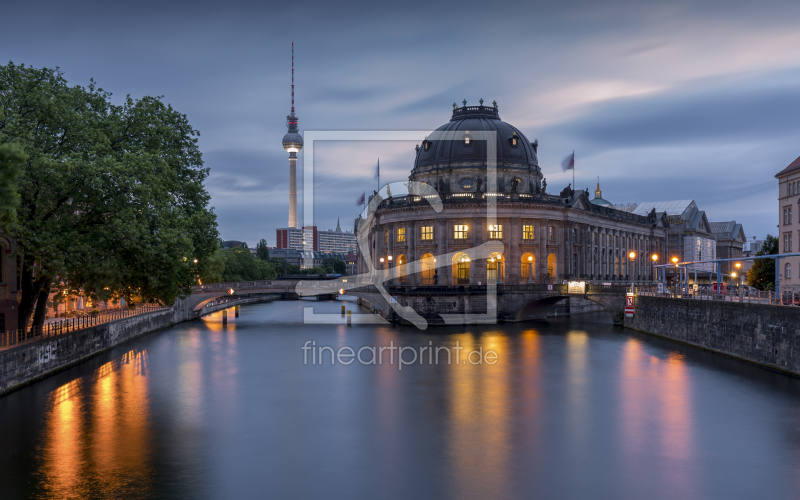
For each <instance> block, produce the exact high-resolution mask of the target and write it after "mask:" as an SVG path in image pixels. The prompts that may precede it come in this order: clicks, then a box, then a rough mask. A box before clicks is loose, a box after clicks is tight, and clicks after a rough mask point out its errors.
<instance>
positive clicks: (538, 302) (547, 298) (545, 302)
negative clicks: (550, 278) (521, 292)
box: [509, 293, 625, 321]
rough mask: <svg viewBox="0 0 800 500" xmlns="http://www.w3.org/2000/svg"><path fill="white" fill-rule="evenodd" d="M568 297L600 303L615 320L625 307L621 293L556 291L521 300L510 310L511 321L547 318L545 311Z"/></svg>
mask: <svg viewBox="0 0 800 500" xmlns="http://www.w3.org/2000/svg"><path fill="white" fill-rule="evenodd" d="M569 297H578V298H581V299H584V300H589V301H591V302H594V303H595V304H598V305H600V306H601V307H602V308H603V310H604V311H605V312H607V313H609V314H611V316H612V317H613V318H614V320H615V321H616V320H617V317H618V316H619V315H620V314H622V311H623V308H624V307H625V296H624V295H622V294H585V295H578V294H575V295H568V294H563V293H556V294H551V295H546V294H537V295H536V296H530V297H528V298H526V299H525V300H523V301H522V303H521V304H520V305H519V306H517V307H516V308H515V309H514V310H513V311H510V312H511V314H510V315H509V316H510V319H511V320H512V321H532V320H542V319H546V318H547V312H548V311H549V310H550V308H552V307H553V306H554V305H556V304H558V303H559V302H561V301H562V300H564V299H567V298H569Z"/></svg>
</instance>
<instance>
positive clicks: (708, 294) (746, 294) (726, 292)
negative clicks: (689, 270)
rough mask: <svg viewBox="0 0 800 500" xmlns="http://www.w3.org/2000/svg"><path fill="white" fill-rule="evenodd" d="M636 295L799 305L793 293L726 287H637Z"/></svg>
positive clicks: (796, 295) (798, 299) (799, 301)
mask: <svg viewBox="0 0 800 500" xmlns="http://www.w3.org/2000/svg"><path fill="white" fill-rule="evenodd" d="M636 294H637V295H644V296H652V297H669V298H673V299H682V300H718V301H726V302H741V303H748V304H767V305H774V306H798V305H800V294H796V293H795V292H782V293H781V294H780V296H777V295H775V292H774V291H763V290H750V289H748V288H745V287H734V288H733V289H731V288H730V287H727V288H725V289H723V290H720V291H719V292H717V291H716V290H714V289H711V288H707V287H705V288H700V289H698V290H692V289H690V290H689V291H688V293H687V292H685V291H682V290H681V289H680V287H668V288H664V289H663V290H662V291H658V289H657V288H656V287H646V288H645V287H637V289H636Z"/></svg>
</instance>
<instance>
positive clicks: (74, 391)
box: [42, 351, 153, 499]
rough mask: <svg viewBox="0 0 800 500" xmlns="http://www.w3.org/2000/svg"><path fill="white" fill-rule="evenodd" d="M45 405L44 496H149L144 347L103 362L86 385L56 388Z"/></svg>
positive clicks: (75, 383)
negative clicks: (135, 494) (132, 492)
mask: <svg viewBox="0 0 800 500" xmlns="http://www.w3.org/2000/svg"><path fill="white" fill-rule="evenodd" d="M48 405H49V407H48V410H47V413H46V424H45V439H44V443H45V444H44V449H43V450H42V458H43V461H44V464H43V468H42V470H43V472H44V475H45V481H44V484H46V485H47V486H46V495H45V497H46V498H58V499H61V498H90V497H92V496H93V495H96V493H97V491H103V492H104V495H105V496H106V497H107V498H113V497H114V496H116V495H118V494H122V493H130V491H137V492H138V493H141V494H142V495H144V496H146V495H147V492H148V489H149V484H150V478H151V477H152V475H153V469H152V466H151V451H152V450H151V447H152V430H151V423H150V398H149V389H148V381H147V352H146V351H129V352H127V353H125V354H124V355H123V356H121V357H120V358H119V359H117V360H114V361H109V362H108V363H105V364H103V365H102V366H100V367H99V368H97V369H96V370H95V371H94V373H93V376H92V379H91V382H90V383H89V384H85V383H84V382H83V380H82V379H77V380H73V381H72V382H69V383H68V384H65V385H63V386H61V387H59V388H58V389H56V390H55V391H53V393H52V394H51V396H50V401H49V403H48Z"/></svg>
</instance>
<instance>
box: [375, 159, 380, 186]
mask: <svg viewBox="0 0 800 500" xmlns="http://www.w3.org/2000/svg"><path fill="white" fill-rule="evenodd" d="M375 180H376V181H377V182H378V189H380V188H381V159H380V158H378V166H377V167H375Z"/></svg>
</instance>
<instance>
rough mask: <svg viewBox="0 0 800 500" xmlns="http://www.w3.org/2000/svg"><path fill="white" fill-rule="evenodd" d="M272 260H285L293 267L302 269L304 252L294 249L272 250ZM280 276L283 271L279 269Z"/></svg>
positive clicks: (270, 252)
mask: <svg viewBox="0 0 800 500" xmlns="http://www.w3.org/2000/svg"><path fill="white" fill-rule="evenodd" d="M269 257H270V259H283V260H285V261H286V263H287V264H289V265H291V266H298V267H300V266H301V264H302V263H303V252H302V251H301V250H296V249H294V248H270V249H269ZM277 271H278V274H281V273H282V272H283V269H280V268H278V270H277Z"/></svg>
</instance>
